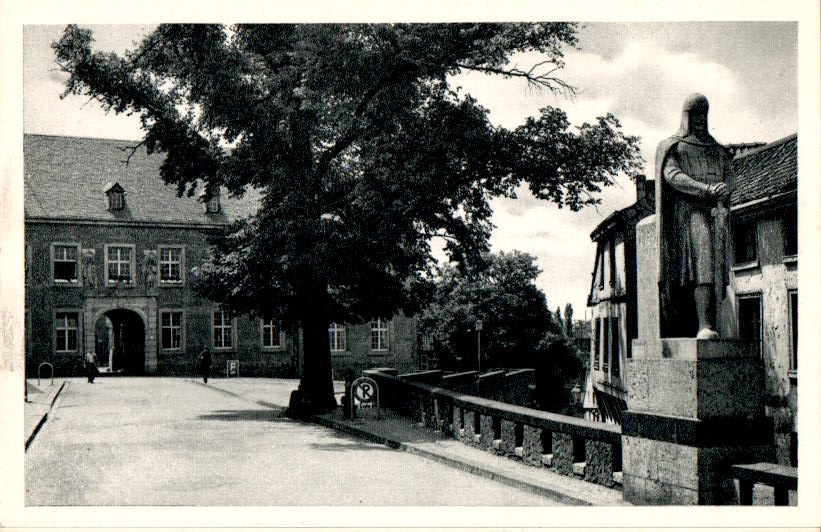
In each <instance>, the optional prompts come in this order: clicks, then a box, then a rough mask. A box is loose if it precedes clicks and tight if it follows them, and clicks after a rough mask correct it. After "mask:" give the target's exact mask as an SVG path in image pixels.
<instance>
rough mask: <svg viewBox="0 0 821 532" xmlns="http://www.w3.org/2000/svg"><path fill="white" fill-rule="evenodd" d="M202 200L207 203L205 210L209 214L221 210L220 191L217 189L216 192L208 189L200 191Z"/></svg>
mask: <svg viewBox="0 0 821 532" xmlns="http://www.w3.org/2000/svg"><path fill="white" fill-rule="evenodd" d="M200 201H201V202H203V203H204V204H205V212H206V213H208V214H216V213H218V212H220V193H219V190H217V191H216V192H214V193H210V194H209V193H208V192H207V191H206V190H203V191H202V192H200Z"/></svg>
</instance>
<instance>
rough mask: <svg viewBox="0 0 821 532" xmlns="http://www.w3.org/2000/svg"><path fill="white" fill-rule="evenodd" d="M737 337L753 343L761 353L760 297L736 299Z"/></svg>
mask: <svg viewBox="0 0 821 532" xmlns="http://www.w3.org/2000/svg"><path fill="white" fill-rule="evenodd" d="M738 337H739V338H740V339H742V340H747V341H752V342H755V343H756V344H757V345H758V347H759V353H760V351H761V296H745V297H739V298H738Z"/></svg>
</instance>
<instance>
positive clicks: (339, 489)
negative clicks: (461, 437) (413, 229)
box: [25, 378, 556, 506]
mask: <svg viewBox="0 0 821 532" xmlns="http://www.w3.org/2000/svg"><path fill="white" fill-rule="evenodd" d="M295 387H296V382H295V381H286V380H274V379H237V380H230V381H226V380H222V379H215V380H212V382H211V383H209V384H208V385H205V384H203V383H202V382H201V381H199V380H196V379H190V378H189V379H186V378H108V379H106V378H100V379H98V380H97V381H95V383H94V384H87V383H85V382H83V381H82V380H71V381H69V382H67V384H66V387H65V388H64V389H63V391H62V393H61V394H60V396H59V398H58V399H57V402H56V403H55V405H54V408H53V409H52V410H51V412H50V414H49V416H48V421H47V422H46V423H45V424H44V425H43V426H42V428H41V429H40V431H39V433H38V434H37V436H36V438H35V439H34V441H33V443H32V444H31V446H30V447H29V450H28V451H27V452H26V455H25V474H26V505H27V506H32V505H34V506H36V505H49V506H61V505H92V506H107V505H129V506H130V505H151V506H155V505H160V506H161V505H190V506H197V505H219V506H233V505H259V506H271V505H322V506H333V505H375V506H378V505H400V506H401V505H423V506H428V505H488V506H508V505H533V506H550V505H555V504H556V503H555V502H554V501H551V500H549V499H547V498H544V497H541V496H539V495H536V494H533V493H528V492H526V491H523V490H521V489H517V488H512V487H510V486H505V485H502V484H500V483H497V482H494V481H493V480H489V479H485V478H480V477H477V476H474V475H471V474H469V473H465V472H463V471H459V470H456V469H453V468H450V467H448V466H445V465H442V464H439V463H436V462H432V461H430V460H426V459H425V458H422V457H419V456H415V455H412V454H409V453H402V452H397V451H394V450H391V449H388V448H386V447H384V446H382V445H378V444H373V443H368V442H365V441H362V440H359V439H356V438H353V437H351V436H347V435H344V434H341V433H339V432H337V431H334V430H331V429H328V428H325V427H320V426H316V425H313V424H308V423H303V422H299V421H294V420H291V419H288V418H286V417H284V416H283V415H282V408H283V407H284V406H285V405H286V404H287V400H288V396H289V394H290V391H291V390H293V389H294V388H295Z"/></svg>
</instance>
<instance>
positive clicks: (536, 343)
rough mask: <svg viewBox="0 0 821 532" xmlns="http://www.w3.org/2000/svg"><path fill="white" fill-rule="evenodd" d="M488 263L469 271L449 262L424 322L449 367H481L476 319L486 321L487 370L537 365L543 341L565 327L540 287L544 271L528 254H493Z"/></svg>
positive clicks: (423, 315) (425, 311) (437, 282)
mask: <svg viewBox="0 0 821 532" xmlns="http://www.w3.org/2000/svg"><path fill="white" fill-rule="evenodd" d="M484 260H485V262H486V264H487V267H486V268H485V269H484V270H482V271H481V272H480V273H477V274H474V275H470V276H469V275H466V274H463V273H461V272H460V271H459V270H458V269H457V268H454V267H452V266H444V267H442V268H441V269H440V271H439V274H438V276H437V277H436V279H435V281H434V284H435V289H434V293H433V297H432V301H431V303H430V304H429V305H428V306H426V307H425V308H424V309H423V311H422V313H421V315H420V320H419V324H420V327H421V329H422V330H424V331H426V332H430V333H432V335H433V337H434V339H435V340H434V343H435V350H436V353H437V354H438V356H439V360H440V363H441V364H442V365H443V366H444V368H445V369H460V370H461V369H476V366H477V353H476V348H477V346H476V342H477V338H476V326H475V324H476V321H477V320H482V322H483V329H482V345H481V347H482V358H483V361H484V362H483V364H482V367H483V368H490V367H504V368H511V367H532V366H533V363H534V357H535V356H536V354H537V352H538V351H539V349H540V343H541V342H542V341H543V339H544V337H545V335H546V334H547V333H548V332H552V333H554V334H557V333H559V332H560V331H561V325H559V324H558V323H557V322H556V321H555V320H553V318H552V316H551V315H550V311H549V310H548V308H547V301H546V299H545V295H544V293H543V292H542V291H541V290H540V289H539V288H538V287H537V286H536V283H535V281H536V277H537V276H538V275H539V273H541V272H540V270H539V268H538V267H537V266H536V264H535V260H536V259H535V258H534V257H533V256H531V255H528V254H527V253H522V252H518V251H513V252H511V253H504V252H502V253H489V254H485V255H484Z"/></svg>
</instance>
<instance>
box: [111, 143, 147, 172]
mask: <svg viewBox="0 0 821 532" xmlns="http://www.w3.org/2000/svg"><path fill="white" fill-rule="evenodd" d="M144 145H145V140H141V141H140V142H139V143H137V144H136V145H134V146H122V147H121V146H117V149H118V150H120V151H121V152H126V151H129V150H130V151H131V153H129V154H128V157H126V159H125V161H122V162H124V163H125V165H126V166H128V163H129V162H130V161H131V157H133V156H134V154H135V153H137V150H139V149H140V147H141V146H144Z"/></svg>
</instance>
